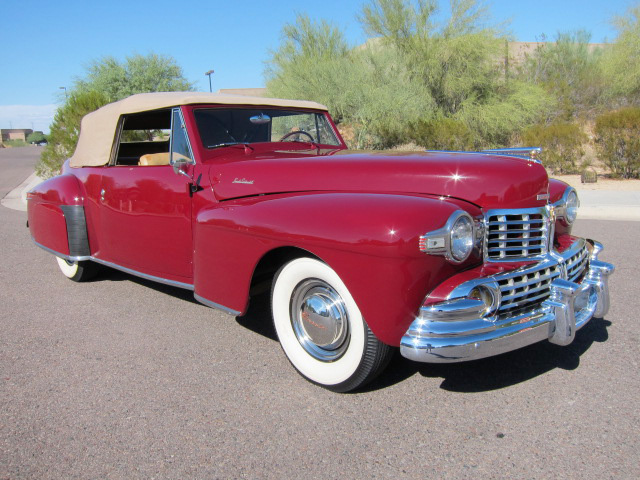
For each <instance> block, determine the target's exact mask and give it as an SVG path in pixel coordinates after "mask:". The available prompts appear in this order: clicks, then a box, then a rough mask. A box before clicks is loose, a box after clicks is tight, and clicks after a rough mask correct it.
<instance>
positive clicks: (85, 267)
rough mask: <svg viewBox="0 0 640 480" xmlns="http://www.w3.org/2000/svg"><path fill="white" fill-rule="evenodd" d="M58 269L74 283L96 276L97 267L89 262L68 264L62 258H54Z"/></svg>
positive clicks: (68, 262)
mask: <svg viewBox="0 0 640 480" xmlns="http://www.w3.org/2000/svg"><path fill="white" fill-rule="evenodd" d="M56 260H57V261H58V267H60V271H62V273H63V275H64V276H65V277H67V278H69V279H71V280H73V281H74V282H84V281H87V280H90V279H92V278H93V277H95V276H96V274H97V273H98V270H99V265H98V264H97V263H95V262H91V261H88V260H86V261H83V262H70V261H68V260H65V259H64V258H60V257H56Z"/></svg>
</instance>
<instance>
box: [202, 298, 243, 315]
mask: <svg viewBox="0 0 640 480" xmlns="http://www.w3.org/2000/svg"><path fill="white" fill-rule="evenodd" d="M193 298H195V299H196V300H197V301H199V302H200V303H202V304H204V305H206V306H207V307H211V308H215V309H217V310H222V311H223V312H225V313H228V314H230V315H233V316H235V317H237V316H238V315H240V313H241V312H238V311H237V310H233V309H231V308H228V307H225V306H224V305H220V304H219V303H215V302H212V301H211V300H207V299H206V298H203V297H201V296H200V295H198V294H197V293H194V294H193Z"/></svg>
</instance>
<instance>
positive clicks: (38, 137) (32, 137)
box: [27, 132, 47, 143]
mask: <svg viewBox="0 0 640 480" xmlns="http://www.w3.org/2000/svg"><path fill="white" fill-rule="evenodd" d="M46 139H47V137H45V135H44V133H42V132H33V133H30V134H29V135H28V136H27V143H40V142H44V141H45V140H46Z"/></svg>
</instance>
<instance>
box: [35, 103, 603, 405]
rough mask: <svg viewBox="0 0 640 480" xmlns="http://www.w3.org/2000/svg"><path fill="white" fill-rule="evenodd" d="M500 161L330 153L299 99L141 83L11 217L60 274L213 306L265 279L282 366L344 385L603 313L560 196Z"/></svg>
mask: <svg viewBox="0 0 640 480" xmlns="http://www.w3.org/2000/svg"><path fill="white" fill-rule="evenodd" d="M517 153H519V152H517V151H490V152H476V153H465V152H415V153H405V152H403V153H389V152H377V153H376V152H357V151H348V150H347V147H346V145H345V143H344V141H343V139H342V138H341V136H340V134H339V133H338V131H337V129H336V127H335V125H334V123H333V121H332V119H331V117H330V116H329V114H328V113H327V109H326V107H324V106H322V105H319V104H317V103H313V102H303V101H292V100H279V99H272V98H254V97H241V96H231V95H220V94H202V93H192V92H186V93H155V94H140V95H134V96H132V97H129V98H127V99H124V100H122V101H119V102H116V103H112V104H110V105H107V106H105V107H103V108H101V109H99V110H97V111H95V112H93V113H91V114H89V115H87V116H86V117H85V118H84V119H83V121H82V128H81V133H80V138H79V142H78V146H77V149H76V151H75V153H74V154H73V156H72V157H71V158H70V159H69V160H68V161H67V162H66V163H65V164H64V166H63V168H62V172H61V174H60V175H58V176H56V177H54V178H51V179H49V180H46V181H45V182H43V183H41V184H40V185H38V186H37V187H36V188H34V189H33V190H32V191H31V192H29V194H28V214H29V223H28V225H29V228H30V230H31V235H32V237H33V240H34V241H35V243H36V244H37V245H38V246H40V247H42V248H44V249H45V250H47V251H49V252H51V253H52V254H54V255H55V256H56V257H57V261H58V264H59V265H60V268H61V270H62V272H63V273H64V274H65V275H66V276H67V277H69V278H70V279H72V280H74V281H83V280H86V279H88V278H91V277H92V276H93V275H95V274H96V272H97V270H98V267H99V266H101V265H106V266H109V267H112V268H116V269H119V270H123V271H125V272H128V273H131V274H133V275H138V276H140V277H143V278H147V279H151V280H155V281H158V282H162V283H165V284H169V285H173V286H176V287H180V288H185V289H188V290H192V291H193V293H194V296H195V298H196V299H197V300H198V301H200V302H202V303H204V304H205V305H209V306H211V307H215V308H219V309H222V310H224V311H225V312H228V313H230V314H232V315H242V314H243V313H244V312H246V311H247V307H248V305H249V301H250V297H251V294H252V293H253V292H255V291H257V290H259V289H260V288H261V287H262V288H263V289H265V288H268V289H270V291H271V303H272V313H273V321H274V325H275V330H276V332H277V335H278V338H279V340H280V343H281V345H282V348H283V350H284V352H285V354H286V356H287V357H288V359H289V360H290V361H291V363H292V364H293V366H294V367H295V368H296V369H297V370H298V371H299V372H300V373H301V374H302V375H303V376H305V377H306V378H307V379H309V380H311V381H312V382H315V383H316V384H319V385H322V386H324V387H326V388H329V389H331V390H334V391H340V392H343V391H349V390H352V389H355V388H357V387H360V386H362V385H364V384H365V383H366V382H368V381H370V380H371V379H373V378H374V377H375V376H376V375H377V374H378V373H380V371H382V369H383V368H384V367H385V366H386V365H387V363H388V361H389V359H390V358H391V355H392V354H393V352H394V351H395V350H396V349H397V347H399V349H400V353H401V354H402V355H403V356H405V357H407V358H409V359H412V360H416V361H419V362H461V361H466V360H473V359H478V358H482V357H487V356H491V355H497V354H500V353H503V352H507V351H510V350H513V349H516V348H520V347H523V346H525V345H529V344H532V343H534V342H539V341H542V340H549V341H551V342H553V343H555V344H559V345H567V344H569V343H570V342H571V341H572V340H573V338H574V336H575V335H576V331H577V330H578V329H580V328H581V327H582V326H584V325H585V324H586V323H587V322H588V321H589V320H590V319H591V318H592V317H594V316H596V317H602V316H603V315H605V314H606V312H607V310H608V308H609V291H608V276H609V275H610V274H611V273H612V272H613V270H614V267H613V266H612V265H610V264H608V263H605V262H602V261H600V260H598V255H599V254H600V252H601V250H602V245H600V244H599V243H597V242H595V241H592V240H587V239H583V238H578V237H575V236H572V235H571V226H572V223H573V222H574V220H575V218H576V214H577V210H578V198H577V195H576V192H575V190H574V189H573V188H571V187H569V186H568V185H566V184H564V183H562V182H560V181H557V180H550V179H549V178H548V176H547V172H546V171H545V169H544V167H543V166H542V165H541V163H540V161H538V160H537V159H536V158H535V156H533V155H530V156H524V157H523V156H518V155H516V154H517Z"/></svg>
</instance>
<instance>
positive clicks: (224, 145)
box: [207, 142, 249, 148]
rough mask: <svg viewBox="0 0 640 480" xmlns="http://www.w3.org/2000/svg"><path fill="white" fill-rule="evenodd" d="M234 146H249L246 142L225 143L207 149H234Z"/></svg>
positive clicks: (208, 146) (209, 146)
mask: <svg viewBox="0 0 640 480" xmlns="http://www.w3.org/2000/svg"><path fill="white" fill-rule="evenodd" d="M234 145H242V146H243V147H246V146H248V145H249V144H248V143H245V142H224V143H216V144H215V145H207V148H220V147H232V146H234Z"/></svg>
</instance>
